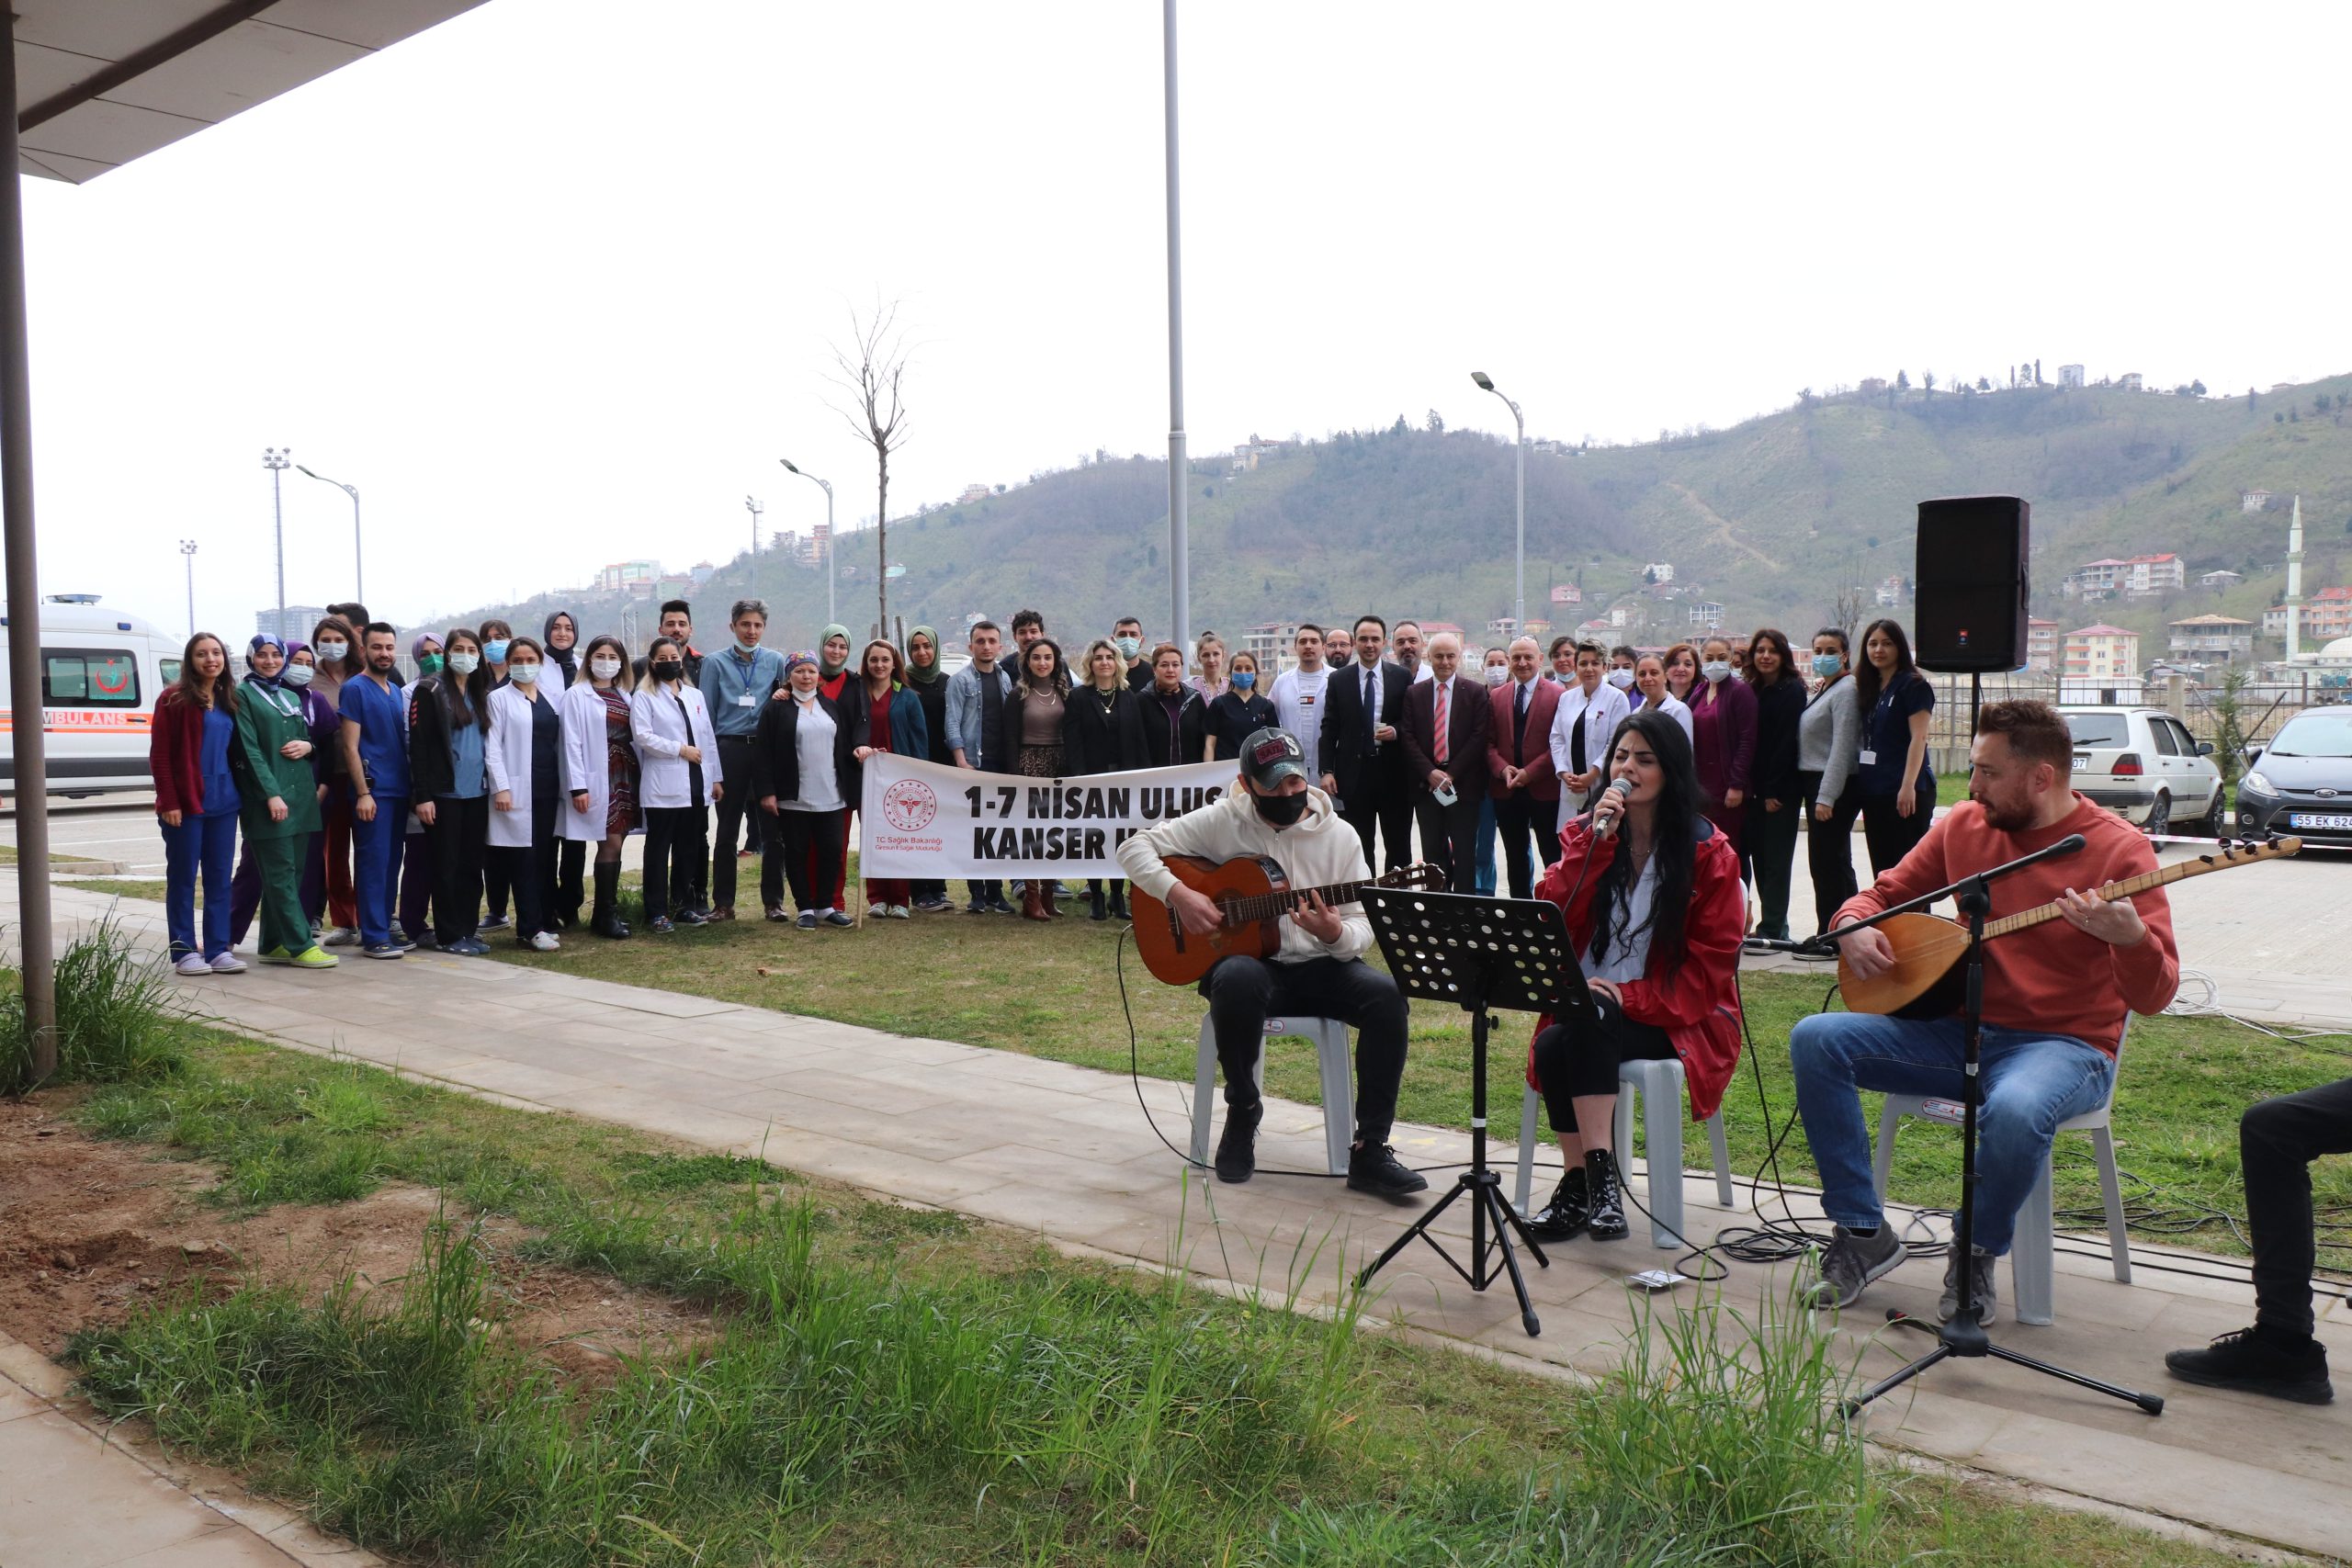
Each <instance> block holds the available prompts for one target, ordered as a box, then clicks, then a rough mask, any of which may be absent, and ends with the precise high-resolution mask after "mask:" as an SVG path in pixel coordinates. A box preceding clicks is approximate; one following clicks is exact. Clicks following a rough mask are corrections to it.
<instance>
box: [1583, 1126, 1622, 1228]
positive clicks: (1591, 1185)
mask: <svg viewBox="0 0 2352 1568" xmlns="http://www.w3.org/2000/svg"><path fill="white" fill-rule="evenodd" d="M1584 1181H1585V1190H1586V1193H1587V1195H1588V1197H1589V1201H1590V1203H1591V1206H1592V1207H1591V1218H1590V1219H1589V1222H1588V1223H1587V1225H1586V1228H1587V1229H1588V1230H1589V1231H1590V1232H1591V1235H1592V1239H1593V1240H1595V1241H1623V1240H1624V1239H1625V1189H1624V1186H1623V1183H1622V1182H1621V1181H1620V1180H1619V1179H1618V1175H1617V1159H1616V1156H1614V1155H1611V1153H1610V1152H1609V1151H1608V1150H1607V1149H1588V1150H1586V1151H1585V1156H1584Z"/></svg>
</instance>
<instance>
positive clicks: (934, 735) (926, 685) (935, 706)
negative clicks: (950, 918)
mask: <svg viewBox="0 0 2352 1568" xmlns="http://www.w3.org/2000/svg"><path fill="white" fill-rule="evenodd" d="M907 690H909V691H910V692H912V693H913V694H915V700H916V701H917V702H920V703H921V704H922V722H923V728H925V729H926V730H928V731H929V732H930V735H931V753H930V760H931V761H933V762H936V763H938V764H939V765H940V766H941V767H943V768H952V767H954V766H955V765H956V750H955V748H953V747H951V746H949V745H948V744H947V677H946V676H945V675H944V674H942V673H941V672H940V668H939V630H938V628H937V627H935V626H917V627H915V628H914V629H913V630H912V631H910V632H909V633H907ZM908 890H909V891H910V893H912V894H913V896H914V904H913V908H917V909H920V910H922V912H923V913H925V914H929V915H944V914H945V913H946V912H947V911H948V910H949V909H950V908H954V906H953V905H951V904H950V903H948V901H947V884H946V883H944V882H942V881H938V880H936V879H933V880H927V881H918V882H913V883H910V884H909V885H908Z"/></svg>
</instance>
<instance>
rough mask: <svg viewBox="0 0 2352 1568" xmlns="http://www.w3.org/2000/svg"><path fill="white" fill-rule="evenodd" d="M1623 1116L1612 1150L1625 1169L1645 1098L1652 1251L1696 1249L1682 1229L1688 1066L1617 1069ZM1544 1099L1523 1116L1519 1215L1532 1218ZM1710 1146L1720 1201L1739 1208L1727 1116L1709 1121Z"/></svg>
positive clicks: (1661, 1062)
mask: <svg viewBox="0 0 2352 1568" xmlns="http://www.w3.org/2000/svg"><path fill="white" fill-rule="evenodd" d="M1617 1082H1618V1086H1619V1088H1618V1094H1617V1115H1616V1119H1615V1136H1614V1138H1613V1140H1612V1141H1611V1147H1612V1148H1614V1149H1615V1150H1616V1151H1617V1158H1618V1164H1619V1166H1620V1167H1621V1168H1622V1167H1623V1164H1624V1160H1625V1152H1626V1151H1627V1150H1628V1149H1631V1148H1632V1147H1633V1145H1634V1095H1635V1094H1637V1093H1638V1094H1639V1095H1640V1096H1641V1098H1642V1137H1643V1141H1644V1144H1645V1147H1646V1148H1647V1151H1648V1158H1649V1182H1648V1191H1647V1193H1646V1194H1645V1201H1644V1202H1643V1204H1642V1207H1643V1208H1645V1209H1646V1210H1648V1211H1649V1216H1650V1245H1651V1246H1652V1247H1661V1248H1668V1247H1691V1246H1695V1245H1696V1244H1695V1243H1694V1242H1692V1241H1691V1240H1690V1239H1689V1233H1688V1232H1687V1231H1685V1230H1684V1229H1683V1228H1682V1184H1683V1178H1684V1171H1683V1169H1682V1119H1683V1111H1684V1100H1683V1093H1682V1063H1681V1061H1680V1060H1679V1058H1676V1057H1673V1056H1662V1057H1657V1058H1655V1059H1641V1060H1636V1061H1631V1062H1623V1063H1620V1064H1619V1065H1618V1067H1617ZM1543 1108H1544V1096H1543V1095H1542V1094H1540V1093H1538V1092H1537V1091H1536V1090H1535V1089H1529V1090H1528V1091H1527V1093H1526V1094H1525V1096H1523V1097H1522V1098H1521V1101H1520V1111H1519V1212H1520V1213H1521V1214H1523V1215H1526V1214H1532V1213H1533V1211H1532V1210H1531V1209H1530V1208H1529V1207H1528V1206H1527V1205H1528V1195H1529V1190H1530V1189H1531V1188H1532V1186H1533V1184H1534V1179H1535V1139H1536V1134H1537V1131H1538V1123H1539V1121H1540V1116H1539V1113H1540V1112H1541V1111H1542V1110H1543ZM1707 1142H1708V1145H1710V1146H1711V1147H1712V1148H1713V1152H1714V1156H1715V1201H1716V1202H1717V1203H1718V1204H1720V1205H1721V1206H1722V1207H1724V1208H1726V1209H1728V1208H1731V1207H1733V1206H1734V1202H1735V1200H1734V1199H1733V1197H1732V1186H1731V1145H1730V1144H1729V1143H1728V1142H1727V1141H1726V1140H1725V1139H1724V1118H1723V1112H1722V1111H1717V1112H1715V1114H1714V1115H1713V1116H1710V1117H1708V1118H1707Z"/></svg>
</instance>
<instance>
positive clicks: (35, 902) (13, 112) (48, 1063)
mask: <svg viewBox="0 0 2352 1568" xmlns="http://www.w3.org/2000/svg"><path fill="white" fill-rule="evenodd" d="M0 44H6V48H5V49H0V120H6V127H5V128H4V129H0V176H5V177H0V186H6V188H5V189H0V509H5V512H6V517H5V520H0V544H4V545H5V548H6V556H7V566H6V581H7V592H8V601H7V603H8V609H9V611H10V614H9V615H8V683H9V690H10V691H12V692H14V693H15V694H16V704H17V711H18V712H20V713H24V714H28V715H35V714H39V713H40V712H41V706H40V570H39V568H38V564H37V562H36V560H35V558H34V554H33V416H32V374H31V369H30V357H31V351H30V348H29V346H28V340H27V337H26V332H25V204H24V192H23V183H24V182H23V180H22V179H21V177H20V176H19V175H18V174H17V156H18V154H17V20H16V13H15V11H13V10H11V11H9V12H8V13H7V31H6V36H5V37H0ZM42 729H43V726H42V725H41V724H40V723H38V722H31V723H23V724H18V725H17V726H16V727H15V728H14V730H13V732H12V733H11V735H10V737H9V739H10V742H11V749H12V750H13V751H14V753H15V762H16V776H15V794H16V796H17V952H18V962H19V965H20V967H21V969H22V970H23V974H24V987H25V1051H26V1064H25V1065H26V1072H27V1077H29V1078H30V1080H31V1081H32V1082H34V1083H40V1082H43V1081H44V1080H46V1079H48V1078H49V1077H52V1076H53V1075H54V1074H55V1073H56V1071H57V974H56V971H55V969H54V967H53V966H52V959H51V953H52V942H51V932H50V922H49V912H50V911H49V758H48V750H47V742H48V738H47V737H46V736H45V735H44V734H43V733H42Z"/></svg>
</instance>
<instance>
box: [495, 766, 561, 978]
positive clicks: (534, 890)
mask: <svg viewBox="0 0 2352 1568" xmlns="http://www.w3.org/2000/svg"><path fill="white" fill-rule="evenodd" d="M556 804H557V803H556V797H555V796H554V795H548V797H547V798H546V799H544V800H534V801H533V802H532V811H531V841H530V843H529V844H528V845H522V844H514V845H507V844H501V845H497V846H495V847H493V848H492V850H491V852H490V858H491V861H492V863H493V864H496V865H499V866H501V867H503V869H504V871H505V873H506V883H507V886H509V887H511V888H512V889H513V890H514V893H515V941H517V942H524V941H527V940H528V939H529V938H531V937H534V936H537V934H538V933H539V932H541V931H553V930H555V865H556V843H557V840H556V836H555V813H556Z"/></svg>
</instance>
